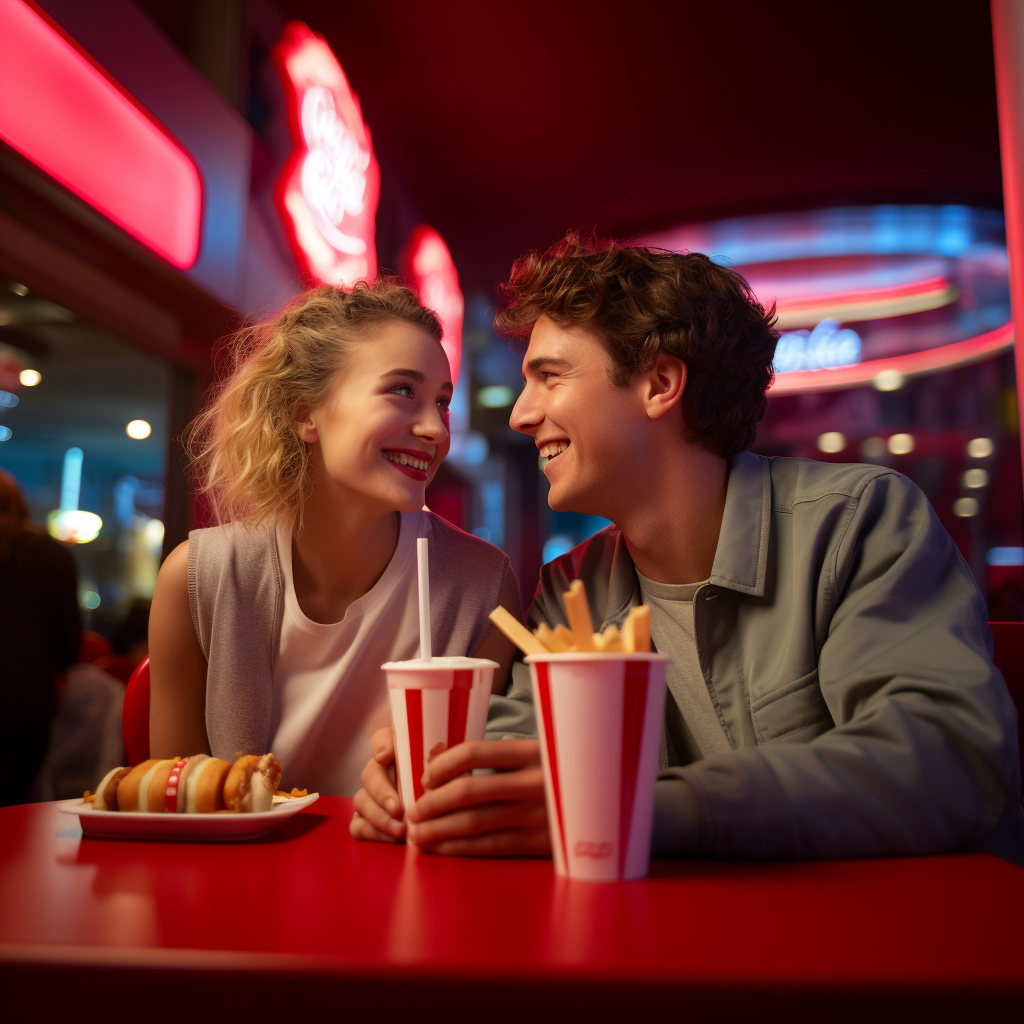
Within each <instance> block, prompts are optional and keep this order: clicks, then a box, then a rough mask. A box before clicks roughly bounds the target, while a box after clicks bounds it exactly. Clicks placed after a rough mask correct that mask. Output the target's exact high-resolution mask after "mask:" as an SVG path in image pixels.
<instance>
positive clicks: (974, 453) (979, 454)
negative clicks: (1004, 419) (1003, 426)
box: [967, 437, 996, 459]
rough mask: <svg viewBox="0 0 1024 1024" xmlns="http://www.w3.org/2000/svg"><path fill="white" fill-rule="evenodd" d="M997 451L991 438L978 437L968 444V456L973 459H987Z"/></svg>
mask: <svg viewBox="0 0 1024 1024" xmlns="http://www.w3.org/2000/svg"><path fill="white" fill-rule="evenodd" d="M995 450H996V446H995V445H994V444H993V443H992V438H991V437H976V438H974V439H973V440H971V441H968V442H967V454H968V455H969V456H970V457H971V458H972V459H987V458H988V457H989V456H990V455H991V454H992V453H993V452H994V451H995Z"/></svg>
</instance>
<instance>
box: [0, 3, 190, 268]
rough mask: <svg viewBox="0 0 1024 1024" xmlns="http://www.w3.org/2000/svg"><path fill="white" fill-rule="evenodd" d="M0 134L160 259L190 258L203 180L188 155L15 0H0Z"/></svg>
mask: <svg viewBox="0 0 1024 1024" xmlns="http://www.w3.org/2000/svg"><path fill="white" fill-rule="evenodd" d="M0 139H3V141H4V142H6V143H7V144H8V145H9V146H11V147H12V148H14V149H16V150H17V151H18V152H19V153H21V154H22V155H23V156H25V157H27V158H28V159H29V160H31V161H32V163H34V164H36V165H37V166H38V167H40V168H42V170H44V171H45V172H46V173H47V174H49V175H50V176H51V177H53V178H56V180H57V181H59V182H60V183H61V184H62V185H64V186H65V187H66V188H68V189H70V190H71V191H72V192H74V193H75V194H76V195H78V196H79V197H81V198H82V199H84V200H85V201H86V202H87V203H88V204H89V205H90V206H93V207H95V208H96V209H97V210H99V212H100V213H102V214H103V215H104V216H105V217H108V218H109V219H110V220H112V221H113V222H114V223H115V224H117V225H118V226H119V227H121V228H123V229H124V230H125V231H127V232H128V234H130V235H132V237H134V238H135V239H137V240H138V241H140V242H141V243H142V244H143V245H145V246H147V247H148V248H150V249H152V250H153V252H155V253H157V254H158V255H159V256H162V257H163V258H164V259H165V260H167V261H168V262H169V263H172V264H173V265H174V266H176V267H180V268H181V269H185V268H187V267H190V266H192V264H193V263H195V260H196V256H197V255H198V253H199V238H200V231H201V226H202V200H203V186H202V181H201V179H200V177H199V171H198V169H197V168H196V165H195V163H194V162H193V160H192V158H191V156H189V154H188V153H187V152H186V151H185V150H184V149H183V148H182V146H181V144H180V143H179V142H178V141H177V140H176V139H175V138H174V137H173V136H172V135H171V134H170V133H169V132H168V131H167V129H166V128H164V127H163V126H162V125H161V124H159V123H158V122H157V121H156V119H155V118H154V117H153V116H152V114H150V113H149V111H147V110H146V109H145V108H144V107H143V106H141V104H139V103H138V102H137V101H136V100H135V99H134V98H133V97H132V96H131V95H130V94H129V93H128V92H127V91H126V90H125V89H123V88H122V87H121V85H120V84H118V82H116V81H115V80H114V79H113V78H111V76H110V75H109V74H107V72H106V71H104V70H103V68H101V67H100V66H99V65H98V64H97V63H96V62H95V61H94V60H93V59H92V58H91V57H90V56H89V55H88V54H87V53H86V52H85V51H84V50H83V49H82V48H81V47H80V46H79V45H78V44H77V43H76V42H75V41H74V40H73V39H71V38H70V37H69V36H68V35H67V34H66V33H65V32H64V31H63V30H62V29H61V28H60V27H59V26H58V25H57V24H56V23H54V22H53V21H52V20H51V19H50V18H49V17H48V16H47V15H46V14H44V13H43V12H42V11H40V10H39V9H38V8H37V7H35V6H34V5H30V4H27V3H24V2H23V0H0Z"/></svg>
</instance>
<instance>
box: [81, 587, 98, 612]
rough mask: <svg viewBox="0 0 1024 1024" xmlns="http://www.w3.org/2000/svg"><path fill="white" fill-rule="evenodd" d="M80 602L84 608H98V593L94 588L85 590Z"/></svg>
mask: <svg viewBox="0 0 1024 1024" xmlns="http://www.w3.org/2000/svg"><path fill="white" fill-rule="evenodd" d="M82 604H84V605H85V607H86V608H99V606H100V595H99V594H97V593H96V591H95V590H87V591H86V592H85V593H84V594H83V595H82Z"/></svg>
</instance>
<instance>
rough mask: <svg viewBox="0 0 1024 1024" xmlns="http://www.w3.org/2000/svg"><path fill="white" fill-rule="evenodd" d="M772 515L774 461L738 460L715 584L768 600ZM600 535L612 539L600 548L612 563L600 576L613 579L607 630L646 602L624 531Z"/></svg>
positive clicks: (746, 456) (748, 456)
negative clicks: (767, 578)
mask: <svg viewBox="0 0 1024 1024" xmlns="http://www.w3.org/2000/svg"><path fill="white" fill-rule="evenodd" d="M771 512H772V477H771V462H770V461H769V460H768V459H766V458H763V457H762V456H760V455H754V453H753V452H740V453H739V454H738V455H735V456H733V460H732V463H731V464H730V467H729V481H728V484H727V485H726V492H725V511H724V513H723V515H722V529H721V532H720V533H719V535H718V547H717V549H716V550H715V560H714V563H713V564H712V567H711V576H710V578H709V582H710V583H713V584H714V585H715V586H718V587H725V588H727V589H729V590H738V591H739V592H740V593H742V594H750V595H752V596H753V597H763V596H764V589H765V565H766V562H767V558H768V538H769V533H770V530H771ZM599 536H601V537H606V538H607V539H606V540H605V541H604V543H603V544H601V545H600V546H599V548H598V549H596V550H599V551H600V555H601V557H602V558H605V559H607V560H608V564H607V565H606V568H605V570H604V572H603V573H602V574H600V575H599V576H598V578H607V579H608V594H607V600H606V602H605V603H604V607H603V608H602V609H601V611H603V612H604V615H603V616H601V617H602V618H603V622H602V624H601V627H600V628H601V629H604V627H605V626H607V625H609V624H610V623H615V624H616V625H621V623H622V620H623V619H624V618H625V616H626V613H627V612H628V611H629V609H630V608H631V607H633V606H634V605H637V604H639V603H640V601H641V600H642V598H641V595H640V586H639V583H638V581H637V577H636V570H635V568H634V566H633V560H632V559H631V558H630V557H629V552H628V551H627V550H626V541H625V538H624V537H623V536H622V532H621V531H620V530H619V528H618V527H617V526H610V527H607V528H606V529H605V530H603V531H602V532H601V534H600V535H599ZM608 541H611V544H610V545H609V544H608ZM584 550H586V546H584ZM595 553H596V551H595ZM584 557H585V558H586V556H584ZM586 575H588V576H589V575H590V574H589V573H588V574H586ZM598 615H600V612H598ZM595 621H596V618H595Z"/></svg>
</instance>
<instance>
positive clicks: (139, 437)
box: [124, 420, 153, 441]
mask: <svg viewBox="0 0 1024 1024" xmlns="http://www.w3.org/2000/svg"><path fill="white" fill-rule="evenodd" d="M124 432H125V433H126V434H127V435H128V436H129V437H131V438H134V439H135V440H136V441H144V440H145V439H146V438H147V437H149V435H150V434H152V433H153V428H152V427H151V426H150V425H149V424H148V423H147V422H146V421H145V420H132V421H131V423H129V424H128V426H127V427H125V428H124Z"/></svg>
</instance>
